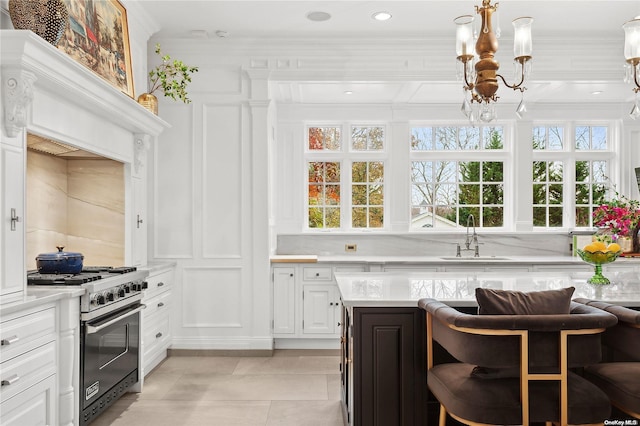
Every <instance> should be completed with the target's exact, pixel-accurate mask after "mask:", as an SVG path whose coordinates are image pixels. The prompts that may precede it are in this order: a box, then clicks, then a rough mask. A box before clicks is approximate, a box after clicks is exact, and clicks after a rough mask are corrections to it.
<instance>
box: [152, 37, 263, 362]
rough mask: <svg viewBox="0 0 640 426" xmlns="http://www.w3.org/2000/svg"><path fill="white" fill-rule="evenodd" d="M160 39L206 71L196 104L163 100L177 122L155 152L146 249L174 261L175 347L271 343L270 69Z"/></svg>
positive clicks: (199, 77) (166, 113)
mask: <svg viewBox="0 0 640 426" xmlns="http://www.w3.org/2000/svg"><path fill="white" fill-rule="evenodd" d="M155 42H156V40H152V41H151V42H150V45H151V43H153V44H155ZM160 42H161V44H162V48H163V52H165V53H167V54H169V55H171V56H172V57H173V58H177V59H181V60H183V61H184V62H185V63H186V64H188V65H194V66H198V67H199V68H200V71H199V72H198V73H197V74H195V76H194V77H193V83H192V84H191V85H190V86H189V97H190V98H191V99H192V100H193V102H192V103H191V104H188V105H184V104H182V103H179V102H178V103H176V102H173V101H171V100H169V99H165V98H162V97H161V98H160V102H159V115H160V116H161V117H162V118H163V119H165V120H166V121H168V122H169V123H170V124H171V125H172V128H171V129H169V130H168V131H166V132H164V133H163V135H162V136H161V137H160V140H159V143H158V144H157V146H155V147H154V148H153V150H152V153H151V158H152V163H153V177H152V181H153V182H154V184H153V187H152V188H151V192H152V198H151V205H150V208H151V209H152V210H153V217H152V221H151V236H150V245H149V256H150V258H153V259H155V260H171V261H176V262H177V270H176V275H175V277H176V289H177V291H176V303H175V304H174V307H175V308H174V309H175V310H174V315H173V317H172V321H173V336H174V337H173V348H178V349H180V348H185V349H267V350H270V349H271V348H272V346H273V339H272V337H271V328H270V325H271V308H270V304H271V303H270V294H271V291H270V279H269V238H268V214H267V211H268V161H267V157H268V155H269V151H268V146H269V144H270V143H271V141H270V136H269V135H271V134H273V131H271V130H270V125H269V121H270V119H269V116H271V115H272V114H273V109H272V107H271V103H270V102H269V99H268V81H267V79H266V74H264V73H263V72H262V71H263V70H262V69H260V68H253V69H251V67H249V66H248V64H249V61H248V60H247V59H246V58H243V57H239V58H235V57H231V58H230V57H228V56H223V57H221V56H220V54H219V52H217V51H215V46H213V47H212V46H207V45H203V44H198V45H197V46H194V44H193V43H192V41H184V42H180V41H177V40H170V41H167V40H161V41H160ZM153 56H154V55H152V56H151V57H150V63H151V64H153V63H154V60H156V59H157V58H155V57H153Z"/></svg>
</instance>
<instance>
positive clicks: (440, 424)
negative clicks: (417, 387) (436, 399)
mask: <svg viewBox="0 0 640 426" xmlns="http://www.w3.org/2000/svg"><path fill="white" fill-rule="evenodd" d="M446 424H447V409H446V408H444V405H442V404H440V419H439V422H438V426H445V425H446Z"/></svg>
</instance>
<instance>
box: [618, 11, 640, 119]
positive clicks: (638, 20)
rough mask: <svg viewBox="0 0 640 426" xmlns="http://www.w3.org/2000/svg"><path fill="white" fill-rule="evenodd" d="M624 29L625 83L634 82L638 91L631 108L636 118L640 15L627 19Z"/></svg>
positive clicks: (639, 109)
mask: <svg viewBox="0 0 640 426" xmlns="http://www.w3.org/2000/svg"><path fill="white" fill-rule="evenodd" d="M622 29H623V30H624V59H625V60H626V61H627V63H626V64H625V71H626V72H625V78H624V81H625V83H634V84H635V86H636V87H634V88H633V91H634V92H635V93H636V100H635V102H634V104H633V108H631V112H630V113H629V115H630V116H631V118H633V119H634V120H635V119H636V118H638V117H640V81H639V80H638V74H640V16H636V17H635V18H634V19H632V20H630V21H627V22H625V23H624V25H622Z"/></svg>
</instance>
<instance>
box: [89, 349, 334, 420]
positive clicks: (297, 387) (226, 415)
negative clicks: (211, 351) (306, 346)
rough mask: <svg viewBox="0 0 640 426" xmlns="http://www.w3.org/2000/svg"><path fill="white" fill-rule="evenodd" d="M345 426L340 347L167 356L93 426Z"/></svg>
mask: <svg viewBox="0 0 640 426" xmlns="http://www.w3.org/2000/svg"><path fill="white" fill-rule="evenodd" d="M107 425H120V426H124V425H132V426H147V425H149V426H152V425H153V426H165V425H166V426H178V425H179V426H227V425H251V426H257V425H260V426H276V425H277V426H302V425H304V426H343V422H342V412H341V408H340V375H339V353H338V351H308V350H304V351H302V350H276V351H274V354H273V356H272V357H231V356H170V357H168V358H167V359H166V360H165V361H164V362H163V363H162V364H161V365H160V366H158V367H157V368H156V369H154V370H153V371H152V372H151V374H149V375H148V376H147V377H146V379H145V382H144V388H143V391H142V393H128V394H126V395H124V396H123V397H122V398H120V399H119V400H118V401H117V402H116V403H115V404H114V405H112V406H111V407H109V409H108V410H107V411H105V412H104V413H103V414H102V415H101V416H100V417H99V418H97V419H96V420H95V421H94V422H93V423H92V424H91V426H107Z"/></svg>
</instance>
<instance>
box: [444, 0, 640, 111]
mask: <svg viewBox="0 0 640 426" xmlns="http://www.w3.org/2000/svg"><path fill="white" fill-rule="evenodd" d="M497 10H498V3H495V4H494V5H491V0H482V6H476V14H478V15H480V16H481V17H482V23H481V26H480V31H479V32H478V35H477V39H476V32H475V31H474V25H473V24H474V17H473V16H472V15H463V16H459V17H457V18H456V19H454V23H455V24H456V55H457V61H458V62H457V63H458V77H459V78H460V79H461V80H462V82H463V84H464V86H463V88H464V101H463V103H462V108H461V109H462V112H463V113H464V114H465V115H466V116H467V117H468V118H469V120H471V121H472V122H474V121H475V120H476V119H479V120H481V121H483V122H487V123H488V122H490V121H493V120H495V119H496V117H497V115H496V112H495V106H494V103H495V102H496V101H497V100H498V98H499V96H497V95H496V92H497V91H498V77H500V79H501V80H502V82H503V83H504V85H505V86H507V87H510V88H511V89H513V90H519V91H520V93H521V95H522V97H521V100H520V104H519V105H518V107H517V108H516V115H517V116H518V118H522V116H523V114H524V113H525V112H526V111H527V107H526V105H525V103H524V91H525V90H526V87H524V83H525V80H526V79H527V77H528V76H529V73H530V71H531V59H532V57H531V50H532V42H531V24H532V23H533V18H531V17H528V16H527V17H520V18H517V19H514V20H513V28H514V31H515V32H514V39H513V54H514V59H513V61H514V62H513V63H514V66H515V69H516V76H518V77H519V80H520V81H519V82H517V83H514V84H509V83H507V81H506V80H505V78H504V77H503V76H502V75H500V74H498V69H499V68H500V64H499V63H498V62H497V61H496V60H495V59H494V56H495V54H496V52H497V51H498V37H499V36H500V25H499V23H498V28H497V31H496V32H494V31H493V28H492V15H493V14H494V13H495V12H496V11H497ZM474 40H475V53H476V54H477V56H476V55H474V52H473V51H472V46H473V42H474ZM638 56H640V55H638ZM474 102H475V103H477V104H478V108H475V109H474V108H473V107H472V104H473V103H474Z"/></svg>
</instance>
